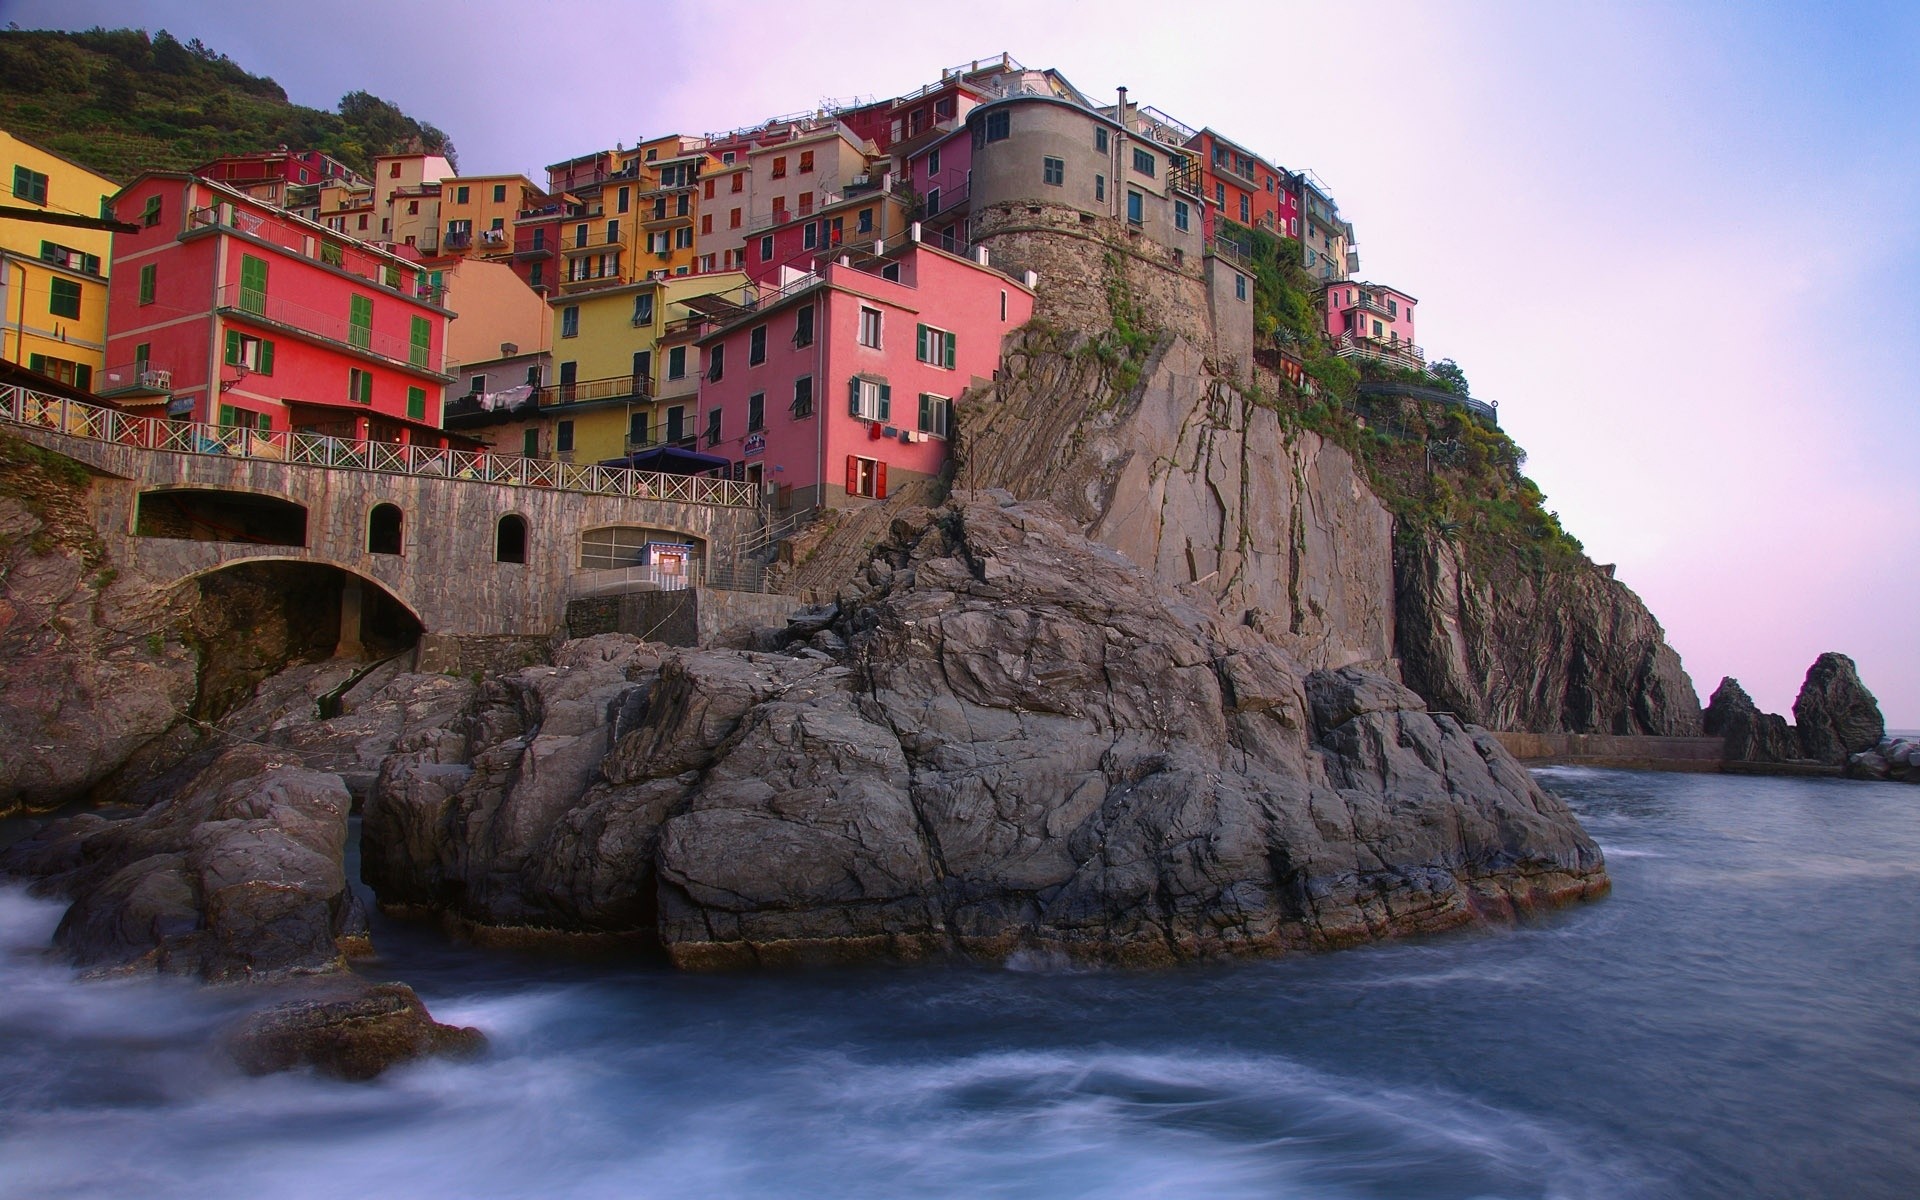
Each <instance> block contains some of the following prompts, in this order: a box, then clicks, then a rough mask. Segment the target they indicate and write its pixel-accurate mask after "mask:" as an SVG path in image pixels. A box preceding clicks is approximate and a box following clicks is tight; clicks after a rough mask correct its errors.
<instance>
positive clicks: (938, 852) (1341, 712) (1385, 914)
mask: <svg viewBox="0 0 1920 1200" xmlns="http://www.w3.org/2000/svg"><path fill="white" fill-rule="evenodd" d="M876 566H877V567H880V568H883V569H876V570H874V571H869V572H864V573H863V580H862V582H861V583H860V584H858V585H856V586H853V587H850V588H849V589H848V590H847V591H846V592H843V596H842V605H841V613H840V615H839V618H838V620H837V622H836V624H835V625H834V627H833V630H832V632H834V634H835V635H836V636H837V637H839V638H841V639H842V640H844V642H845V644H846V646H847V650H846V653H845V655H844V656H843V657H840V658H835V657H833V656H831V655H828V654H825V653H823V652H822V651H820V650H818V649H815V648H814V647H812V646H810V645H808V646H806V648H805V649H803V650H800V651H798V652H797V653H796V654H792V655H779V654H769V653H764V652H738V651H687V650H680V651H673V652H670V653H669V654H667V655H666V656H665V658H664V659H656V660H654V661H657V663H658V670H657V675H656V674H655V672H654V671H653V670H652V667H651V664H650V663H649V662H647V661H644V660H637V661H632V662H629V663H628V664H626V666H624V667H622V668H620V669H614V667H613V664H612V663H610V662H603V663H598V664H595V663H585V664H572V665H564V664H563V665H560V666H558V667H557V669H556V671H555V672H554V674H553V675H551V676H549V677H546V680H547V681H546V682H542V680H540V679H534V678H520V679H518V680H515V679H511V678H510V679H509V680H500V681H494V682H492V683H489V684H488V685H487V687H486V689H485V693H484V696H483V698H482V699H481V700H480V701H479V702H477V703H476V705H475V706H474V707H473V708H472V709H470V710H469V711H468V712H467V713H466V714H465V715H463V716H462V717H459V718H457V719H456V720H455V721H453V722H452V724H454V725H458V726H461V727H463V728H464V729H465V730H466V731H467V733H466V738H465V748H464V750H463V751H462V752H460V753H457V754H453V755H451V756H448V755H446V754H444V753H443V754H439V755H436V754H435V753H431V752H430V753H427V754H424V755H420V756H409V755H405V754H396V755H395V756H394V757H393V758H392V759H390V760H389V762H388V765H387V768H386V770H385V771H384V772H383V774H382V778H381V781H380V786H379V788H378V790H377V793H376V796H375V798H374V800H373V801H372V802H371V803H370V805H369V807H368V811H367V815H366V824H365V836H366V849H365V858H364V861H365V863H366V864H367V867H366V870H367V878H368V880H369V882H371V883H373V884H374V886H375V888H376V890H377V891H378V893H379V895H380V897H381V899H382V901H383V903H387V904H392V905H397V906H402V907H409V908H425V909H434V910H439V911H441V912H444V913H447V914H450V915H452V916H454V917H456V918H458V919H459V920H461V921H463V922H465V923H467V924H468V925H469V926H470V927H475V926H478V927H492V928H495V929H499V928H501V927H509V928H514V929H521V930H527V929H544V930H553V931H566V932H572V933H593V934H603V935H629V936H633V937H635V938H646V937H653V938H657V939H658V940H659V942H660V943H661V944H662V945H663V946H664V947H665V949H666V950H667V952H668V954H669V955H670V956H671V957H672V958H673V959H674V960H675V961H677V962H679V963H681V964H682V965H686V966H695V967H706V966H728V965H736V964H743V963H753V962H762V963H764V962H791V961H838V960H847V959H854V958H863V957H871V956H874V955H884V956H892V957H908V958H910V957H916V956H921V955H926V954H931V953H941V952H953V951H959V952H970V953H975V954H983V955H998V954H1004V953H1007V952H1010V951H1012V950H1014V949H1016V948H1019V947H1022V946H1038V947H1050V948H1058V949H1061V950H1064V951H1066V952H1068V953H1071V954H1074V955H1077V956H1081V957H1086V958H1095V959H1104V960H1109V961H1120V962H1165V961H1171V960H1177V959H1184V958H1196V957H1210V956H1217V955H1223V954H1247V953H1270V952H1276V951H1282V950H1287V949H1293V948H1304V947H1328V946H1336V945H1344V944H1348V943H1350V942H1353V941H1358V940H1364V939H1367V938H1374V937H1384V936H1391V935H1394V934H1400V933H1407V932H1413V931H1417V930H1426V929H1438V928H1444V927H1446V926H1449V925H1454V924H1459V923H1461V922H1465V921H1470V920H1473V919H1476V918H1477V917H1479V916H1483V915H1489V914H1493V915H1504V914H1509V913H1511V912H1512V911H1514V910H1515V909H1516V908H1524V907H1531V906H1534V905H1538V904H1544V903H1554V902H1561V901H1565V900H1568V899H1572V898H1576V897H1580V896H1587V895H1593V894H1597V893H1598V892H1600V891H1603V890H1604V889H1605V887H1606V876H1605V872H1604V867H1603V865H1602V862H1601V859H1600V855H1599V852H1598V850H1597V849H1596V848H1595V847H1594V845H1593V843H1592V841H1591V840H1590V839H1588V838H1587V837H1586V835H1585V834H1584V833H1582V832H1581V831H1580V829H1579V827H1578V825H1577V823H1576V822H1575V821H1574V820H1573V818H1572V816H1571V815H1570V814H1569V813H1568V812H1567V810H1566V809H1565V807H1564V806H1562V805H1561V804H1560V803H1559V801H1557V800H1556V799H1554V798H1553V797H1552V796H1551V795H1549V794H1547V793H1545V792H1542V791H1541V790H1540V789H1539V788H1538V787H1537V786H1536V785H1534V784H1533V782H1532V780H1531V778H1530V777H1529V776H1528V775H1527V774H1526V772H1525V771H1524V770H1522V769H1520V768H1519V766H1518V765H1517V764H1516V763H1515V762H1514V761H1513V760H1512V759H1511V758H1510V757H1509V756H1508V755H1507V754H1506V753H1505V752H1504V751H1503V750H1501V749H1500V747H1499V746H1498V744H1497V743H1495V742H1494V741H1493V739H1491V738H1490V737H1485V736H1481V735H1477V734H1475V733H1473V732H1472V731H1470V730H1467V729H1466V728H1464V727H1463V726H1462V725H1461V724H1460V723H1459V722H1457V721H1454V720H1452V719H1451V718H1448V717H1440V716H1433V715H1429V714H1428V713H1426V712H1425V711H1423V705H1422V703H1421V702H1420V700H1419V698H1418V697H1417V696H1416V695H1414V694H1413V693H1411V692H1409V691H1407V690H1406V689H1404V688H1401V687H1400V686H1398V685H1397V684H1394V683H1392V682H1391V681H1389V680H1386V679H1382V678H1379V677H1376V676H1370V675H1368V674H1366V673H1365V672H1362V671H1359V670H1346V671H1340V672H1321V673H1318V674H1314V675H1307V674H1306V673H1305V672H1303V671H1302V669H1301V668H1300V666H1299V665H1298V664H1297V663H1296V662H1295V660H1294V659H1292V658H1291V657H1290V656H1289V655H1288V654H1287V653H1286V652H1285V651H1283V650H1282V649H1280V648H1278V647H1276V646H1274V645H1273V644H1272V643H1270V642H1268V641H1267V640H1265V639H1264V638H1262V637H1261V636H1260V635H1259V633H1258V632H1257V631H1256V630H1255V629H1253V628H1252V627H1250V626H1248V625H1247V624H1245V623H1242V622H1236V621H1231V620H1228V619H1226V618H1224V617H1223V616H1222V615H1221V614H1220V612H1219V611H1218V609H1217V608H1216V607H1215V606H1214V604H1213V603H1212V601H1211V598H1210V597H1208V596H1206V595H1204V594H1202V593H1200V592H1199V591H1197V590H1193V589H1189V590H1188V591H1187V592H1186V593H1184V594H1177V593H1172V592H1166V591H1163V590H1161V589H1160V588H1159V587H1157V586H1156V585H1155V583H1154V582H1153V580H1152V579H1151V578H1150V577H1149V576H1148V575H1146V574H1145V573H1143V572H1141V571H1140V570H1139V569H1137V568H1136V567H1134V566H1133V565H1132V564H1131V563H1129V562H1128V561H1127V560H1126V559H1125V558H1124V557H1123V556H1121V555H1119V554H1116V553H1114V552H1113V551H1111V550H1109V549H1106V548H1105V547H1102V546H1100V545H1098V544H1096V543H1091V542H1088V541H1087V540H1085V539H1084V538H1082V537H1080V536H1079V535H1078V534H1077V533H1075V532H1074V531H1073V530H1072V529H1070V528H1069V527H1068V526H1067V524H1066V523H1064V522H1063V521H1062V519H1061V517H1060V516H1059V514H1057V513H1056V512H1054V511H1052V510H1050V509H1048V508H1047V507H1045V506H1031V505H1020V504H1015V503H1013V502H1012V500H1011V498H1010V497H1005V496H1001V497H999V498H994V497H990V496H989V497H981V498H976V499H972V500H970V501H967V502H964V503H955V504H953V505H950V506H948V507H946V508H944V509H941V510H938V511H937V512H934V513H929V514H926V515H924V516H922V517H920V518H918V519H915V520H910V521H903V522H902V523H900V524H899V525H898V526H897V527H896V529H895V530H894V536H893V537H892V538H891V539H890V540H889V541H888V542H887V543H886V544H885V545H884V546H883V547H882V551H881V554H880V557H879V559H878V561H877V563H876ZM640 653H641V652H640V651H635V654H636V655H639V654H640ZM574 676H579V678H571V677H574ZM569 680H571V681H569ZM554 688H566V689H568V690H571V691H575V692H582V693H585V694H592V695H600V696H603V697H604V703H605V707H606V712H607V714H608V716H607V718H606V722H607V724H606V728H607V734H608V741H607V746H608V748H607V750H606V752H605V753H604V755H603V756H602V757H601V758H600V759H599V761H598V770H597V773H596V772H593V771H585V770H582V771H580V772H578V773H575V774H571V775H568V776H567V777H566V782H565V784H564V786H560V787H558V788H556V789H554V790H549V791H545V792H543V793H542V797H541V800H540V802H539V803H538V804H537V805H534V806H533V808H535V809H537V810H538V819H532V820H529V819H525V814H522V813H518V812H515V811H514V810H513V806H512V805H511V804H510V803H509V802H508V797H509V796H510V795H511V794H512V793H513V791H514V789H515V788H516V787H518V786H521V783H520V781H521V780H522V778H523V777H524V776H525V774H526V773H527V772H528V769H529V764H530V763H532V762H534V761H536V759H535V757H534V755H533V747H534V745H535V744H536V743H537V742H538V741H539V739H540V738H542V737H543V736H547V734H546V731H545V727H544V726H543V725H542V723H541V722H540V721H539V720H537V719H534V718H535V713H536V710H537V709H538V708H539V704H538V703H537V702H536V701H535V700H534V699H533V697H534V696H535V695H544V694H546V691H551V690H552V689H554ZM543 689H546V691H543ZM444 744H445V742H444V739H442V740H441V741H440V742H437V743H436V745H442V746H443V745H444Z"/></svg>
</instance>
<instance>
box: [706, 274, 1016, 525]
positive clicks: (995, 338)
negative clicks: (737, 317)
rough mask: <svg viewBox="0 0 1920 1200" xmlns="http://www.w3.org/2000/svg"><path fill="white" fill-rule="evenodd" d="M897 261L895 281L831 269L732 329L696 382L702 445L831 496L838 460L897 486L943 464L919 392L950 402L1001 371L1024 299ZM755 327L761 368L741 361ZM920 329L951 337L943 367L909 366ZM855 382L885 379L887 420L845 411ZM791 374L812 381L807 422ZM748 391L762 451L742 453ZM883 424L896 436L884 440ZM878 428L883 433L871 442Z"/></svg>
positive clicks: (993, 284) (1011, 286) (988, 282)
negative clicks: (806, 315)
mask: <svg viewBox="0 0 1920 1200" xmlns="http://www.w3.org/2000/svg"><path fill="white" fill-rule="evenodd" d="M897 261H899V263H900V266H901V279H900V281H899V282H893V281H889V280H885V279H882V278H880V277H879V276H877V275H871V274H868V273H866V272H863V271H859V270H855V269H853V268H850V267H843V266H840V265H838V264H832V265H829V266H828V267H827V268H826V271H825V277H824V280H823V282H822V283H821V285H820V286H818V287H816V288H812V289H809V290H808V291H806V292H805V293H803V294H801V295H800V296H797V297H795V298H794V299H792V300H790V301H788V302H786V303H784V304H781V305H779V306H777V307H774V308H771V309H769V310H768V312H767V314H766V316H765V319H764V320H763V321H756V320H750V321H745V322H742V323H741V324H739V325H736V326H734V327H733V328H731V329H729V330H728V331H727V332H725V333H724V334H722V335H721V336H720V337H719V338H718V339H716V341H717V342H718V343H719V344H722V345H724V346H725V348H726V349H725V352H724V353H725V361H726V366H725V370H724V372H723V374H722V377H721V379H720V380H719V381H718V382H714V381H711V380H707V379H704V378H703V379H702V382H701V385H700V409H701V414H702V415H701V424H700V431H701V435H702V436H701V439H700V449H701V450H702V451H703V452H705V453H710V454H720V455H724V456H726V457H727V458H729V459H732V460H734V461H736V462H745V463H747V464H753V463H756V462H757V463H759V464H761V467H762V478H763V480H764V481H766V482H769V483H778V484H786V485H791V486H793V487H795V488H796V489H806V488H811V487H814V486H816V485H818V484H822V483H824V484H825V486H826V489H827V494H828V497H829V498H830V499H832V498H837V496H838V495H839V494H840V492H839V489H843V488H844V484H845V479H846V459H847V456H848V455H857V456H859V457H862V458H870V459H876V460H878V461H880V462H883V463H885V464H886V465H887V467H888V472H889V478H888V483H889V486H890V487H892V486H897V485H898V481H899V480H900V479H901V478H902V473H918V474H922V475H933V474H936V473H938V472H939V470H940V469H941V467H942V466H943V465H944V463H945V462H946V456H947V443H946V442H945V441H944V440H941V439H939V438H926V439H922V438H920V437H918V436H917V434H918V432H919V429H918V427H919V416H920V412H919V397H920V394H921V393H922V392H927V393H932V394H935V395H940V396H946V397H948V398H950V399H952V400H953V401H954V402H955V405H956V407H957V406H958V404H959V401H960V397H961V393H963V392H964V391H965V390H966V389H967V387H968V386H969V385H970V384H971V383H972V382H973V380H974V379H975V378H988V377H990V376H991V375H992V374H993V372H994V370H995V368H997V367H998V366H999V363H1000V349H1001V344H1002V341H1003V339H1004V338H1005V336H1006V335H1007V334H1008V333H1009V332H1011V331H1012V330H1014V329H1015V328H1018V327H1019V326H1020V325H1022V324H1024V323H1025V322H1026V321H1027V319H1028V318H1029V317H1031V316H1032V314H1033V295H1032V293H1030V292H1028V291H1027V290H1026V289H1025V288H1024V287H1022V286H1021V285H1019V284H1017V283H1015V282H1013V281H1012V280H1010V279H1008V278H1007V277H1005V276H1004V275H1001V274H999V273H998V272H996V271H992V270H989V269H987V268H983V267H980V266H977V265H975V264H973V263H971V262H968V261H966V260H964V259H958V258H954V257H952V256H950V255H946V254H942V253H940V252H939V251H936V250H933V249H930V248H927V247H915V248H913V249H911V250H908V251H906V252H905V253H904V254H903V255H902V256H901V257H900V258H899V259H898V260H897ZM1003 293H1004V294H1005V297H1006V308H1005V313H1006V315H1005V317H1004V318H1003V317H1002V316H1001V312H1002V309H1001V296H1002V294H1003ZM807 305H811V306H813V307H814V310H815V317H814V320H815V323H816V324H815V331H816V336H815V341H814V344H813V345H811V346H804V347H796V346H794V345H793V335H794V329H795V323H796V320H797V317H796V313H797V310H798V309H799V308H801V307H805V306H807ZM863 307H864V308H870V309H874V310H876V311H878V312H879V313H880V314H881V345H880V347H879V348H878V349H875V348H872V347H867V346H863V345H861V344H860V340H859V333H860V310H861V309H862V308H863ZM761 324H764V325H765V326H766V327H767V335H766V338H767V342H766V344H767V361H766V362H765V363H763V364H760V365H757V366H749V365H748V362H747V359H748V351H749V348H750V344H751V337H752V330H753V329H754V328H755V327H756V326H758V325H761ZM920 324H926V325H930V326H934V327H936V328H939V329H943V330H945V331H948V332H951V333H953V334H954V335H955V365H954V367H953V368H952V369H948V368H945V367H942V366H936V365H934V364H931V363H924V362H920V361H918V358H917V357H916V354H917V348H918V347H917V338H916V326H917V325H920ZM709 361H710V360H709ZM856 375H864V376H872V377H875V378H879V379H884V380H885V381H886V382H887V383H888V385H889V387H890V388H891V392H892V408H891V412H890V414H889V417H888V420H887V421H886V422H884V423H881V422H873V421H867V420H862V419H859V418H857V417H854V416H853V415H852V414H851V413H850V412H849V382H850V381H851V380H852V379H853V378H854V376H856ZM801 376H809V377H811V379H812V380H813V415H812V416H809V417H804V418H796V417H794V416H793V414H792V412H791V405H792V402H793V396H794V381H795V380H796V379H797V378H799V377H801ZM756 392H758V393H762V394H764V396H765V397H766V402H765V412H766V428H765V430H764V431H761V432H762V435H763V440H764V449H760V450H756V451H754V452H752V453H749V450H748V443H747V438H748V430H747V428H746V418H747V409H748V398H749V397H750V396H751V395H752V394H754V393H756ZM716 405H717V406H719V408H720V410H721V414H722V416H721V433H722V437H721V441H720V442H719V444H717V445H713V446H709V445H708V444H707V441H706V437H705V430H706V427H707V426H706V421H707V417H706V414H707V413H708V412H709V411H711V409H712V408H713V407H714V406H716ZM889 427H891V428H892V429H893V430H894V431H895V436H893V437H887V436H885V430H886V429H887V428H889ZM876 430H878V431H879V432H880V434H881V436H878V437H876V436H874V433H875V431H876ZM902 431H908V432H911V433H913V434H915V435H916V436H914V437H911V438H907V439H903V438H901V437H900V436H898V434H899V433H900V432H902Z"/></svg>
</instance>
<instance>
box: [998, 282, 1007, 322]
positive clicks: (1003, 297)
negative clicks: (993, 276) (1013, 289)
mask: <svg viewBox="0 0 1920 1200" xmlns="http://www.w3.org/2000/svg"><path fill="white" fill-rule="evenodd" d="M1000 319H1001V320H1002V321H1005V320H1006V319H1007V289H1005V288H1001V289H1000Z"/></svg>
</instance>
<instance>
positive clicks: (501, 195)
mask: <svg viewBox="0 0 1920 1200" xmlns="http://www.w3.org/2000/svg"><path fill="white" fill-rule="evenodd" d="M493 202H494V203H495V204H505V203H506V202H507V185H506V184H504V183H496V184H494V185H493Z"/></svg>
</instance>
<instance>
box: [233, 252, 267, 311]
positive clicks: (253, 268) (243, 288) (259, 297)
mask: <svg viewBox="0 0 1920 1200" xmlns="http://www.w3.org/2000/svg"><path fill="white" fill-rule="evenodd" d="M240 309H241V311H242V312H250V313H264V312H266V311H267V260H266V259H264V258H255V257H254V256H253V255H251V254H243V255H241V256H240Z"/></svg>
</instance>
